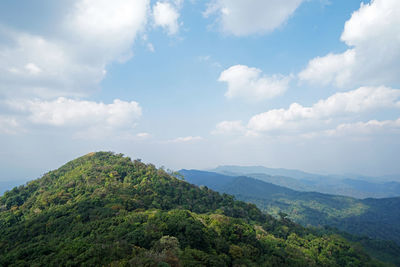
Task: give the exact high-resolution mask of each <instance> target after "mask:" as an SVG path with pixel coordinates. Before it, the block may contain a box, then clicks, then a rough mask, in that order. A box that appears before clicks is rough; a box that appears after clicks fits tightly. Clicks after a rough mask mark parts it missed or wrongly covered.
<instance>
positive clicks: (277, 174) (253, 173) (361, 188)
mask: <svg viewBox="0 0 400 267" xmlns="http://www.w3.org/2000/svg"><path fill="white" fill-rule="evenodd" d="M212 172H217V173H221V174H224V175H230V176H248V177H252V178H256V179H259V180H262V181H264V182H268V183H272V184H276V185H280V186H284V187H288V188H290V189H293V190H296V191H314V192H319V193H325V194H334V195H343V196H350V197H355V198H388V197H398V196H400V182H396V181H386V180H385V179H383V178H382V179H380V178H373V177H364V176H356V175H349V176H338V175H318V174H311V173H306V172H303V171H298V170H288V169H272V168H266V167H262V166H219V167H217V168H215V169H214V170H212ZM381 180H382V181H381Z"/></svg>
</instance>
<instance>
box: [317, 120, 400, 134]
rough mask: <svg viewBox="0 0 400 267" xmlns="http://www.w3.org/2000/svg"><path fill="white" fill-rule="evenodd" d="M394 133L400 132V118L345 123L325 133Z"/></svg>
mask: <svg viewBox="0 0 400 267" xmlns="http://www.w3.org/2000/svg"><path fill="white" fill-rule="evenodd" d="M393 133H396V134H399V133H400V118H398V119H397V120H385V121H378V120H370V121H367V122H355V123H343V124H340V125H338V126H337V127H336V128H335V129H333V130H327V131H325V134H326V135H329V136H349V135H358V136H359V135H375V134H385V135H387V134H393Z"/></svg>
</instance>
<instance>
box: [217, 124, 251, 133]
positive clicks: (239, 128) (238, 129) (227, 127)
mask: <svg viewBox="0 0 400 267" xmlns="http://www.w3.org/2000/svg"><path fill="white" fill-rule="evenodd" d="M245 131H246V127H245V126H244V125H243V123H242V121H221V122H220V123H218V124H217V126H216V127H215V130H214V131H212V132H211V133H212V134H243V133H244V132H245Z"/></svg>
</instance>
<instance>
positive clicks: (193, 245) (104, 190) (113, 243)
mask: <svg viewBox="0 0 400 267" xmlns="http://www.w3.org/2000/svg"><path fill="white" fill-rule="evenodd" d="M177 177H178V176H175V174H169V173H167V172H166V171H164V170H163V169H157V168H155V166H154V165H152V164H144V163H142V162H141V161H139V160H134V161H132V160H131V159H130V158H128V157H124V156H123V155H121V154H114V153H111V152H97V153H90V154H88V155H85V156H83V157H80V158H78V159H75V160H73V161H71V162H69V163H67V164H65V165H64V166H62V167H60V168H59V169H57V170H54V171H51V172H49V173H47V174H45V175H44V176H43V177H41V178H40V179H37V180H34V181H32V182H29V183H28V184H27V185H24V186H19V187H16V188H14V189H12V190H11V191H8V192H6V193H5V194H4V196H2V197H0V266H387V265H385V264H383V263H381V262H378V261H377V260H374V259H372V258H371V257H370V256H369V255H368V254H367V253H366V252H365V251H363V249H362V248H361V246H360V245H359V244H358V243H352V242H348V241H347V240H346V239H345V238H343V237H340V236H339V235H337V234H330V233H318V232H317V231H314V230H313V229H307V228H303V227H301V226H300V225H298V224H295V223H293V222H291V221H290V220H288V219H287V218H285V217H284V216H282V217H281V218H280V219H274V218H273V217H272V216H270V215H266V214H263V213H262V212H261V211H260V210H259V209H257V208H256V206H255V205H253V204H247V203H245V202H241V201H236V200H234V198H233V197H232V196H230V195H226V194H222V195H221V194H219V193H217V192H214V191H212V190H211V189H208V188H206V187H202V188H199V187H197V186H195V185H192V184H189V183H187V182H185V181H182V180H180V179H178V178H177Z"/></svg>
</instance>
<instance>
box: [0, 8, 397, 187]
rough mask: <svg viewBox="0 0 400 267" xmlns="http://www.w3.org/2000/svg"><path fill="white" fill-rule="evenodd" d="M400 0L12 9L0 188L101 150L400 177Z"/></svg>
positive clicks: (203, 163)
mask: <svg viewBox="0 0 400 267" xmlns="http://www.w3.org/2000/svg"><path fill="white" fill-rule="evenodd" d="M399 36H400V1H398V0H371V1H360V0H339V1H328V0H310V1H305V0H287V1H275V0H252V1H248V0H235V1H228V0H208V1H198V0H187V1H184V0H162V1H153V0H151V1H150V0H116V1H107V0H73V1H67V0H60V1H46V0H39V1H35V2H33V1H29V0H21V1H3V2H1V3H0V147H1V150H0V170H1V172H0V181H8V180H31V179H34V178H37V177H38V176H40V175H41V174H43V173H45V172H47V171H49V170H51V169H55V168H58V167H59V166H60V165H62V164H64V163H66V162H67V161H69V160H72V159H74V158H76V157H78V156H82V155H84V154H87V153H89V152H91V151H114V152H117V153H124V154H126V155H128V156H130V157H132V158H141V159H142V160H143V161H145V162H150V163H154V164H156V165H158V166H166V167H167V168H171V169H175V170H178V169H182V168H187V169H190V168H196V169H206V168H213V167H216V166H217V165H247V166H254V165H261V166H266V167H271V168H288V169H299V170H303V171H308V172H315V173H330V174H343V173H358V174H362V175H368V176H382V175H388V174H400V164H399V163H398V159H399V158H400V138H399V137H400V38H399Z"/></svg>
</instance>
